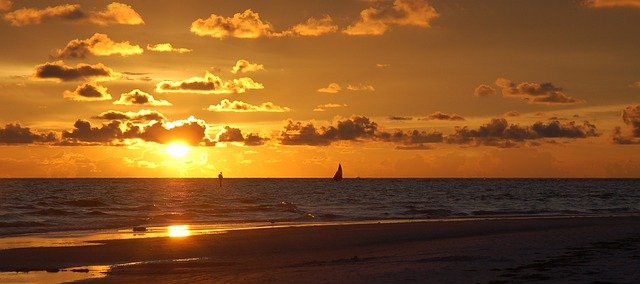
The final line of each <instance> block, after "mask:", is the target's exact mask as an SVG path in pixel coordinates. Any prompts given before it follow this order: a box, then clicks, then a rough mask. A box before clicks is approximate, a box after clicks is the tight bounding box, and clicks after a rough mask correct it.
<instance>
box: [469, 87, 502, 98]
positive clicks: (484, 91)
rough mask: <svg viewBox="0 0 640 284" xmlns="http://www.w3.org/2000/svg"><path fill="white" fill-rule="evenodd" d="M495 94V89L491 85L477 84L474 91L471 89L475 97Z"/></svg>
mask: <svg viewBox="0 0 640 284" xmlns="http://www.w3.org/2000/svg"><path fill="white" fill-rule="evenodd" d="M495 94H496V89H495V88H494V87H492V86H489V85H485V84H482V85H480V86H478V87H477V88H476V89H475V91H473V95H474V96H476V97H490V96H493V95H495Z"/></svg>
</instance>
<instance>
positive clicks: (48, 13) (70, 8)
mask: <svg viewBox="0 0 640 284" xmlns="http://www.w3.org/2000/svg"><path fill="white" fill-rule="evenodd" d="M3 19H4V20H5V21H7V22H9V23H10V24H11V25H12V26H16V27H22V26H26V25H36V24H41V23H43V22H45V21H47V20H50V19H59V20H66V21H74V22H88V23H93V24H97V25H101V26H108V25H112V24H123V25H142V24H144V21H143V20H142V17H141V16H140V14H138V13H137V12H136V11H135V10H133V8H131V6H129V5H126V4H122V3H117V2H113V3H111V4H109V5H107V7H106V9H105V10H102V11H92V12H89V13H86V12H84V11H82V9H80V5H79V4H73V5H71V4H64V5H58V6H49V7H46V8H42V9H38V8H21V9H18V10H15V11H12V12H9V13H6V14H5V15H4V16H3Z"/></svg>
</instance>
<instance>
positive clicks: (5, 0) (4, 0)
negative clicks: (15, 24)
mask: <svg viewBox="0 0 640 284" xmlns="http://www.w3.org/2000/svg"><path fill="white" fill-rule="evenodd" d="M11 6H13V3H12V2H11V1H9V0H0V11H9V10H10V9H11Z"/></svg>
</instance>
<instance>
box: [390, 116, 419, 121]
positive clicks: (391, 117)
mask: <svg viewBox="0 0 640 284" xmlns="http://www.w3.org/2000/svg"><path fill="white" fill-rule="evenodd" d="M388 119H389V120H400V121H403V120H413V117H410V116H390V117H388Z"/></svg>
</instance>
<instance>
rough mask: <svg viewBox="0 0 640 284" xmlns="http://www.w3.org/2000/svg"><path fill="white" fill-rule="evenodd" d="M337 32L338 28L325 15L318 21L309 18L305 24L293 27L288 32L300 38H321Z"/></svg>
mask: <svg viewBox="0 0 640 284" xmlns="http://www.w3.org/2000/svg"><path fill="white" fill-rule="evenodd" d="M337 30H338V26H337V25H335V24H334V23H333V20H332V19H331V17H330V16H328V15H326V16H324V17H322V18H320V19H316V18H313V17H311V18H309V19H308V20H307V21H306V22H304V23H302V24H297V25H295V26H293V27H292V28H291V30H290V31H291V32H292V33H294V34H297V35H301V36H321V35H323V34H328V33H333V32H336V31H337Z"/></svg>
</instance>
